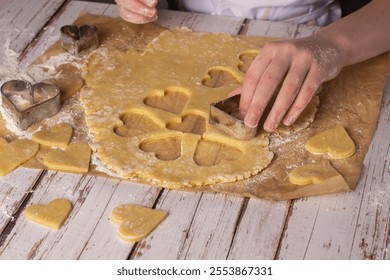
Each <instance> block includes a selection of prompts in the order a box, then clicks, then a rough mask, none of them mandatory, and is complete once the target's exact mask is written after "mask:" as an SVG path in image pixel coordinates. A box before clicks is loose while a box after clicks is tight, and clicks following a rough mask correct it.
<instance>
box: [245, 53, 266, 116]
mask: <svg viewBox="0 0 390 280" xmlns="http://www.w3.org/2000/svg"><path fill="white" fill-rule="evenodd" d="M271 60H272V53H268V51H267V49H266V48H264V49H263V50H262V51H261V52H260V54H259V55H258V56H257V57H256V58H255V60H254V61H253V62H252V64H251V65H250V66H249V68H248V71H247V73H246V75H245V77H244V81H243V85H242V87H241V88H242V92H241V98H240V108H239V111H240V117H241V118H242V119H244V118H245V117H246V116H247V113H248V110H249V107H250V105H251V103H252V99H253V97H254V96H255V91H256V88H257V86H258V84H259V82H260V79H261V77H262V75H263V73H264V71H265V70H266V69H267V67H268V64H269V63H270V62H271Z"/></svg>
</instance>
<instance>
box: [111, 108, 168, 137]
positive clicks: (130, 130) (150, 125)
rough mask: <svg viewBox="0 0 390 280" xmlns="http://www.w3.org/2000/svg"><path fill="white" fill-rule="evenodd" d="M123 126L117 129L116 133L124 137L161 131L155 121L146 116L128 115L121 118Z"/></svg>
mask: <svg viewBox="0 0 390 280" xmlns="http://www.w3.org/2000/svg"><path fill="white" fill-rule="evenodd" d="M120 119H121V121H122V122H123V126H119V127H117V128H115V130H114V131H115V133H116V134H117V135H119V136H122V137H133V136H138V135H142V134H146V133H150V132H154V131H158V130H160V129H161V127H159V126H158V125H157V124H156V123H155V122H154V121H153V120H151V119H150V118H149V117H147V116H145V115H144V114H138V113H136V114H135V113H128V114H124V115H123V116H121V118H120Z"/></svg>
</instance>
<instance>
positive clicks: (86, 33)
mask: <svg viewBox="0 0 390 280" xmlns="http://www.w3.org/2000/svg"><path fill="white" fill-rule="evenodd" d="M61 45H62V47H63V48H64V49H65V50H66V51H67V52H69V53H70V54H72V55H75V56H79V55H83V54H84V53H86V52H88V51H91V50H94V49H96V48H97V47H98V46H99V39H98V34H97V28H96V26H94V25H88V24H86V25H81V26H77V25H64V26H62V27H61Z"/></svg>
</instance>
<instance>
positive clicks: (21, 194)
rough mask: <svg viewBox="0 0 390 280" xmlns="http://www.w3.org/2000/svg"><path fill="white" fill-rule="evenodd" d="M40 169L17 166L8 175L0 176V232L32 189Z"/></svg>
mask: <svg viewBox="0 0 390 280" xmlns="http://www.w3.org/2000/svg"><path fill="white" fill-rule="evenodd" d="M40 174H41V171H39V170H30V169H27V168H19V169H18V170H15V171H14V172H11V173H10V174H8V175H5V176H3V177H0V208H1V211H0V233H1V232H3V230H4V228H5V227H6V225H7V224H8V222H10V221H12V220H13V219H14V215H15V214H16V212H17V211H18V209H19V207H20V206H21V205H22V203H23V201H24V199H25V198H26V196H27V195H28V194H29V192H30V191H31V190H32V188H33V186H34V184H35V182H36V181H37V180H38V178H39V176H40Z"/></svg>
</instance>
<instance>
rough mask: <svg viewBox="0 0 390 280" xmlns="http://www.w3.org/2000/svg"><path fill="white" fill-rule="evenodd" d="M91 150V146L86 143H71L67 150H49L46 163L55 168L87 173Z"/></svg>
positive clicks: (45, 159)
mask: <svg viewBox="0 0 390 280" xmlns="http://www.w3.org/2000/svg"><path fill="white" fill-rule="evenodd" d="M91 152H92V150H91V148H90V147H89V145H88V144H86V143H74V144H70V145H69V146H68V147H67V148H66V149H65V151H60V150H55V151H50V152H48V153H47V154H46V155H45V158H44V164H45V165H46V166H47V167H48V168H50V169H54V170H59V171H65V172H76V173H86V172H88V170H89V162H90V159H91Z"/></svg>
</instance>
